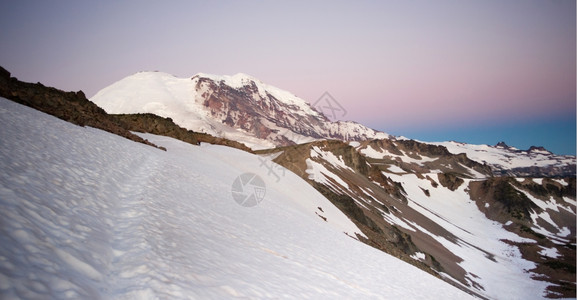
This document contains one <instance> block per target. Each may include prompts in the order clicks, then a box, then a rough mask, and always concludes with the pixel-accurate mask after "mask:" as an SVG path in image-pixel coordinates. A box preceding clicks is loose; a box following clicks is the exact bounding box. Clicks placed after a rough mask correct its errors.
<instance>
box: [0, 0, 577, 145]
mask: <svg viewBox="0 0 577 300" xmlns="http://www.w3.org/2000/svg"><path fill="white" fill-rule="evenodd" d="M575 11H576V7H575V1H565V0H556V1H544V0H543V1H531V0H509V1H492V0H488V1H486V0H483V1H456V0H455V1H357V2H353V1H286V2H282V3H280V2H278V1H222V2H218V3H216V2H212V1H199V2H196V1H169V2H164V1H28V0H24V1H2V3H1V4H0V26H1V27H0V28H2V30H0V45H2V47H1V50H0V65H2V66H3V67H5V68H7V69H8V70H9V71H11V72H12V73H13V75H14V76H16V77H18V78H20V79H22V80H25V81H33V82H42V83H44V84H45V85H51V86H55V87H58V88H60V89H64V90H74V91H76V90H83V91H85V93H86V94H87V96H89V97H90V96H92V95H94V94H95V93H96V92H97V91H98V90H99V89H101V88H104V87H105V86H107V85H109V84H111V83H113V82H115V81H117V80H120V79H121V78H123V77H125V76H128V75H131V74H133V73H135V72H138V71H143V70H160V71H163V72H167V73H171V74H174V75H176V76H179V77H188V76H192V75H194V74H196V73H199V72H204V73H213V74H235V73H238V72H242V73H247V74H250V75H252V76H254V77H257V78H259V79H261V80H262V81H264V82H266V83H269V84H272V85H275V86H277V87H280V88H282V89H285V90H288V91H291V92H293V93H294V94H296V95H297V96H299V97H301V98H304V99H305V100H307V101H309V102H311V103H314V102H315V101H316V99H317V98H318V97H320V96H321V95H322V94H323V93H324V92H325V91H328V92H330V93H331V95H333V97H334V98H335V99H336V100H337V101H339V102H340V103H341V105H342V106H343V107H345V108H346V109H347V111H348V113H347V115H346V116H345V118H344V119H350V120H355V121H358V122H360V123H363V124H366V125H369V126H371V127H373V128H375V129H379V130H383V131H386V132H390V133H393V134H399V135H409V133H411V134H414V133H418V132H425V131H427V130H429V131H431V130H432V129H433V128H438V131H439V132H440V131H442V130H445V129H446V128H451V127H455V126H460V127H467V126H468V127H471V128H473V127H479V126H481V127H482V126H488V125H489V124H491V125H494V124H501V123H502V124H504V125H503V126H506V125H507V124H509V125H510V124H512V123H515V122H517V123H523V122H525V123H526V122H531V121H535V122H536V121H543V122H545V121H547V122H549V121H551V120H555V119H563V120H574V119H575V96H576V93H575V86H576V76H575V69H576V59H575V53H576V47H575V44H576V38H575V31H576V24H575ZM569 127H570V126H569ZM569 127H567V126H565V127H564V128H565V129H564V130H566V131H567V130H569V131H568V132H565V133H564V134H565V135H564V136H559V137H557V139H559V140H561V139H563V138H567V139H569V142H568V143H569V144H566V145H564V146H566V147H565V148H566V149H571V147H572V148H573V151H572V152H574V148H575V146H574V144H575V141H574V140H575V134H574V131H575V128H574V126H573V128H572V129H571V128H569ZM419 130H421V131H419ZM551 130H554V129H553V128H552V129H551ZM571 130H572V131H571ZM526 134H530V133H526ZM570 135H572V137H569V136H570ZM465 136H466V135H465ZM409 137H411V136H409ZM416 137H419V136H418V135H417V136H416ZM498 138H500V136H498V135H495V137H494V139H498ZM503 138H507V137H503ZM492 142H493V140H490V141H487V143H492ZM528 143H529V142H528ZM544 143H545V142H543V143H542V144H544ZM532 144H539V141H538V140H537V141H535V143H532ZM563 151H565V152H567V151H569V152H571V151H570V150H563Z"/></svg>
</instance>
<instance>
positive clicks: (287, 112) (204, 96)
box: [91, 72, 390, 150]
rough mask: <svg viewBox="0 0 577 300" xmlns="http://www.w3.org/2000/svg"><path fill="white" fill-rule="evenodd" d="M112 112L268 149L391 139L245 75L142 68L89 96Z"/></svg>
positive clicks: (254, 147)
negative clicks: (186, 74)
mask: <svg viewBox="0 0 577 300" xmlns="http://www.w3.org/2000/svg"><path fill="white" fill-rule="evenodd" d="M91 100H92V101H93V102H94V103H96V104H98V105H99V106H100V107H102V108H104V110H106V111H107V112H108V113H112V114H122V113H153V114H156V115H159V116H162V117H169V118H171V119H173V121H174V122H175V123H176V124H178V125H180V126H182V127H184V128H186V129H189V130H194V131H199V132H204V133H209V134H212V135H215V136H219V137H225V138H229V139H233V140H236V141H239V142H242V143H244V144H246V145H247V146H249V147H250V148H252V149H255V150H256V149H265V148H272V147H276V146H286V145H292V144H297V143H304V142H310V141H314V140H318V139H339V140H345V141H361V140H367V139H383V138H390V136H389V135H388V134H386V133H383V132H379V131H376V130H373V129H370V128H368V127H365V126H363V125H360V124H358V123H355V122H343V121H337V122H332V121H330V120H329V119H328V118H327V117H326V116H324V115H323V114H322V113H320V112H318V111H317V110H316V109H315V108H313V107H312V106H311V105H310V104H309V103H307V102H306V101H305V100H303V99H301V98H299V97H297V96H295V95H293V94H292V93H290V92H287V91H284V90H281V89H279V88H276V87H274V86H271V85H268V84H265V83H263V82H261V81H260V80H258V79H256V78H254V77H251V76H249V75H246V74H242V73H239V74H236V75H233V76H219V75H209V74H204V73H199V74H197V75H194V76H193V77H192V78H177V77H175V76H172V75H170V74H166V73H162V72H140V73H137V74H134V75H132V76H128V77H126V78H124V79H122V80H120V81H118V82H116V83H114V84H112V85H110V86H108V87H106V88H104V89H103V90H101V91H100V92H98V93H97V94H96V95H95V96H94V97H92V99H91Z"/></svg>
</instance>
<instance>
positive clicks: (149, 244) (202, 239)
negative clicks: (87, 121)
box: [0, 98, 470, 299]
mask: <svg viewBox="0 0 577 300" xmlns="http://www.w3.org/2000/svg"><path fill="white" fill-rule="evenodd" d="M0 121H1V122H2V124H3V126H0V138H1V139H0V141H1V142H0V169H1V170H2V172H0V205H1V209H0V298H1V299H31V298H33V299H40V298H42V299H46V298H68V299H157V298H160V299H167V298H169V299H174V298H184V299H191V298H233V297H234V298H298V299H303V298H314V299H323V298H324V299H334V298H358V297H361V298H388V299H391V298H396V299H431V298H438V299H463V298H468V297H470V296H469V295H468V294H466V293H464V292H462V291H460V290H458V289H457V288H455V287H453V286H451V285H449V284H447V283H445V282H443V281H442V280H439V279H437V278H434V277H433V276H431V275H429V274H427V273H425V272H423V271H421V270H419V269H417V268H415V267H413V266H411V265H409V264H406V263H404V262H402V261H400V260H397V259H396V258H394V257H392V256H389V255H388V254H385V253H383V252H381V251H378V250H376V249H373V248H371V247H369V246H367V245H365V244H363V243H361V242H359V241H357V240H356V239H355V238H353V237H355V232H360V231H359V230H358V228H357V227H356V226H355V225H354V224H353V223H352V222H351V221H349V220H348V219H347V218H346V217H345V216H344V215H343V214H342V213H341V212H340V211H339V210H338V209H336V208H335V207H334V206H333V205H332V204H331V203H330V202H329V201H328V200H326V199H325V198H323V197H322V196H321V195H320V194H319V193H318V192H316V191H315V190H314V189H313V188H312V187H311V186H310V185H308V184H307V183H306V182H305V181H303V180H302V179H300V178H299V177H297V176H296V175H294V174H292V173H290V172H285V173H284V176H283V177H282V178H281V179H280V180H277V179H276V178H275V177H274V176H270V174H269V170H268V169H267V168H264V167H263V166H262V162H261V160H259V158H260V157H258V156H255V155H252V154H248V153H245V152H242V151H239V150H235V149H232V148H226V147H221V146H212V145H203V146H200V147H199V146H192V145H189V144H185V143H182V142H180V141H177V140H174V139H170V138H166V137H159V136H153V135H147V134H146V135H143V136H144V137H145V138H147V139H149V140H150V141H151V142H153V143H156V144H158V145H162V146H164V147H166V148H167V149H168V150H167V151H166V152H165V151H162V150H158V149H155V148H153V147H150V146H146V145H143V144H138V143H134V142H132V141H129V140H127V139H124V138H121V137H119V136H115V135H112V134H110V133H107V132H104V131H101V130H97V129H93V128H83V127H79V126H75V125H72V124H70V123H66V122H64V121H61V120H59V119H56V118H54V117H52V116H49V115H46V114H43V113H40V112H38V111H35V110H33V109H31V108H28V107H25V106H22V105H19V104H16V103H13V102H11V101H8V100H6V99H3V98H0ZM247 172H250V173H254V174H257V175H259V176H260V177H261V178H262V179H263V181H264V183H265V185H266V194H265V195H264V200H263V201H262V202H261V203H260V204H259V205H257V206H254V207H243V206H240V205H238V204H237V203H236V202H235V201H234V200H233V198H232V195H231V185H232V183H233V182H234V180H235V179H236V178H237V177H238V176H239V175H241V174H244V173H247ZM249 192H250V190H249ZM319 216H322V217H323V218H326V221H325V220H324V219H323V218H321V217H319ZM345 233H346V234H345Z"/></svg>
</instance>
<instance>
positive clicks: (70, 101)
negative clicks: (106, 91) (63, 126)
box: [0, 67, 154, 146]
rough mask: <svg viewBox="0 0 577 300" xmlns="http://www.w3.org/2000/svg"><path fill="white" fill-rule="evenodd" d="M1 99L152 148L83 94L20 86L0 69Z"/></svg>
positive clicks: (29, 84) (80, 92) (19, 83)
mask: <svg viewBox="0 0 577 300" xmlns="http://www.w3.org/2000/svg"><path fill="white" fill-rule="evenodd" d="M0 96H2V97H4V98H6V99H9V100H12V101H14V102H18V103H21V104H24V105H26V106H29V107H32V108H34V109H37V110H39V111H42V112H45V113H47V114H50V115H53V116H55V117H57V118H60V119H62V120H64V121H67V122H70V123H73V124H76V125H79V126H90V127H94V128H98V129H102V130H105V131H108V132H111V133H114V134H117V135H119V136H122V137H125V138H127V139H130V140H133V141H136V142H139V143H144V144H147V145H152V146H154V145H153V144H151V143H150V142H148V141H146V140H144V139H142V138H140V137H139V136H137V135H135V134H133V133H131V132H130V131H129V130H127V129H126V128H123V127H122V126H121V125H119V124H118V123H117V122H116V121H115V120H114V119H113V118H112V117H111V116H109V115H108V114H107V113H106V112H105V111H104V110H103V109H102V108H100V107H98V106H97V105H96V104H94V103H92V102H91V101H90V100H88V99H86V96H85V95H84V93H83V92H82V91H79V92H64V91H61V90H58V89H55V88H52V87H46V86H44V85H42V84H41V83H36V84H34V83H27V82H22V81H19V80H18V79H16V78H14V77H11V75H10V72H8V71H7V70H6V69H4V68H2V67H0Z"/></svg>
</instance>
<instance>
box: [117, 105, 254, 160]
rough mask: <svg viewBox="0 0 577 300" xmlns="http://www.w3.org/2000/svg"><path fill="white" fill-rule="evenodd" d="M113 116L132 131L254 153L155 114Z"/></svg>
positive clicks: (236, 143) (231, 142) (235, 143)
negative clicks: (185, 127)
mask: <svg viewBox="0 0 577 300" xmlns="http://www.w3.org/2000/svg"><path fill="white" fill-rule="evenodd" d="M111 116H112V117H113V118H114V119H115V120H116V121H117V122H118V123H119V124H121V125H122V126H123V127H124V128H127V129H129V130H130V131H138V132H145V133H152V134H157V135H163V136H168V137H172V138H175V139H178V140H181V141H183V142H186V143H189V144H193V145H200V143H201V142H202V143H209V144H214V145H223V146H228V147H233V148H236V149H240V150H243V151H247V152H252V150H251V149H250V148H248V147H247V146H245V145H244V144H242V143H239V142H236V141H231V140H227V139H224V138H218V137H214V136H212V135H210V134H206V133H198V132H194V131H192V130H187V129H184V128H182V127H180V126H178V125H176V124H174V122H173V121H172V119H170V118H163V117H159V116H157V115H154V114H122V115H111Z"/></svg>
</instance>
